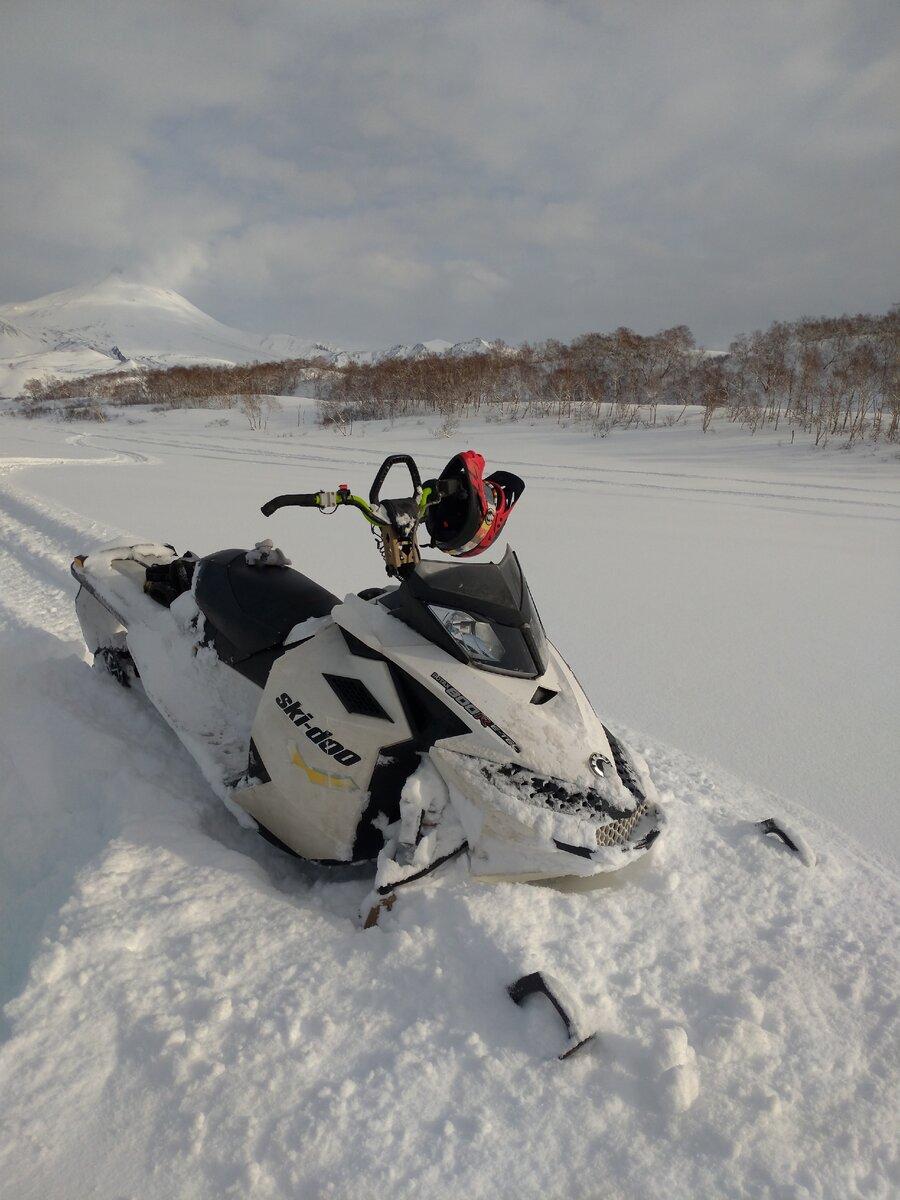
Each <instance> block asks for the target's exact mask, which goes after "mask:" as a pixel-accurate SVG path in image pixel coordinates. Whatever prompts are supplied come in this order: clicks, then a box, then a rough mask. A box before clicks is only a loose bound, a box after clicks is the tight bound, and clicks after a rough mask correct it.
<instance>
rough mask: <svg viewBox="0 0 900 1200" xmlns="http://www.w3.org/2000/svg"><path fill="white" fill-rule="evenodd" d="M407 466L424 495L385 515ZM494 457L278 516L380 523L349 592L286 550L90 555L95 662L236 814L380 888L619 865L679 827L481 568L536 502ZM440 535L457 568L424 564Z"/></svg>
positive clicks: (532, 624)
mask: <svg viewBox="0 0 900 1200" xmlns="http://www.w3.org/2000/svg"><path fill="white" fill-rule="evenodd" d="M395 465H403V466H405V467H406V468H407V469H408V471H409V474H410V477H411V483H412V491H411V495H408V496H405V497H403V498H400V499H393V500H392V499H384V500H382V499H381V496H380V492H381V488H382V486H383V484H384V481H385V478H386V476H387V475H388V473H389V471H390V469H391V467H393V466H395ZM483 466H484V460H483V459H482V457H481V456H480V455H478V454H476V453H475V452H474V451H466V452H465V453H464V454H459V455H456V456H454V458H453V459H451V461H450V463H448V465H447V468H446V469H445V470H444V472H443V473H442V475H441V476H440V478H437V479H431V480H428V481H426V482H425V483H424V484H423V483H422V481H421V479H420V476H419V472H418V469H417V467H416V464H415V463H414V461H413V459H412V458H410V457H409V456H408V455H402V454H401V455H392V456H390V457H389V458H387V459H386V460H385V462H384V463H383V464H382V466H381V467H380V469H379V471H378V474H377V476H376V478H375V481H374V482H373V484H372V488H371V490H370V493H369V498H368V500H365V499H363V498H361V497H359V496H356V495H354V494H353V493H352V492H351V491H350V489H349V487H348V486H346V485H341V486H340V487H338V488H337V489H336V490H334V491H320V492H316V493H312V494H301V495H285V496H277V497H276V498H275V499H273V500H270V501H268V503H266V504H264V505H263V506H262V512H263V513H264V514H265V515H266V516H270V515H271V514H272V513H274V512H275V511H276V510H278V509H281V508H285V507H287V506H296V507H301V508H303V507H305V508H317V509H319V510H320V511H321V512H324V513H333V512H336V511H337V510H338V509H339V508H342V507H349V508H355V509H356V510H358V511H359V512H361V513H362V514H363V516H364V517H365V519H366V520H367V521H368V522H369V523H370V525H371V528H372V530H373V532H374V533H375V535H376V539H377V541H378V545H379V549H380V551H381V554H382V556H383V558H384V563H385V567H386V570H387V574H388V577H389V580H388V583H387V585H386V586H385V587H378V588H370V589H367V590H366V591H363V592H361V593H360V594H358V595H350V596H347V597H346V598H345V599H344V600H343V601H340V600H339V599H338V597H337V596H335V595H333V594H332V593H331V592H329V591H328V590H327V589H326V588H324V587H322V586H321V585H320V584H318V583H316V582H314V581H313V580H312V579H309V578H308V577H307V576H305V575H303V574H301V573H300V572H299V571H296V570H294V569H293V568H292V567H291V566H290V565H289V560H287V559H286V558H285V557H284V555H283V554H282V553H281V551H279V550H276V549H275V548H274V547H273V546H272V543H271V541H265V542H260V543H258V544H257V546H256V547H254V548H253V549H252V550H245V549H228V550H219V551H216V552H214V553H212V554H207V555H205V556H204V557H201V558H198V557H197V556H195V555H193V554H190V553H187V554H178V553H176V551H175V549H174V547H172V546H171V545H168V544H155V545H132V546H118V547H112V548H110V549H105V550H101V551H96V552H92V553H91V554H89V555H81V556H79V557H77V558H76V559H75V561H74V562H73V564H72V573H73V575H74V576H75V578H76V579H77V580H78V582H79V584H80V585H81V586H80V588H79V591H78V595H77V598H76V608H77V612H78V617H79V620H80V622H81V627H82V631H83V633H84V637H85V641H86V643H87V646H88V649H89V650H90V651H92V652H93V654H94V656H95V657H94V661H95V664H96V665H98V666H102V667H104V668H106V669H107V670H108V671H110V672H111V673H112V674H113V675H114V676H115V677H116V678H117V680H118V681H119V682H120V683H122V684H124V685H126V686H128V685H132V684H133V685H134V686H135V687H138V688H140V689H142V690H143V691H144V693H146V695H147V697H148V698H149V699H150V700H151V702H152V703H153V704H154V705H155V707H156V708H157V709H158V710H159V712H160V713H161V714H162V716H163V717H164V718H165V720H166V721H167V722H168V723H169V724H170V725H171V727H172V729H173V730H174V731H175V733H176V734H177V735H178V737H179V738H180V739H181V741H182V742H183V743H184V745H185V746H186V747H187V748H188V750H189V751H190V752H191V753H192V754H193V756H194V757H195V759H196V760H197V762H198V764H199V766H200V767H201V769H202V770H203V772H204V774H205V776H206V778H207V780H208V781H209V783H210V784H211V785H212V787H213V788H214V790H215V791H216V792H217V793H218V794H219V796H220V797H221V798H222V799H223V800H224V801H225V803H226V804H227V805H228V807H229V808H230V809H231V810H232V812H234V814H235V815H236V816H237V817H238V819H239V820H241V821H242V823H243V824H245V825H249V826H255V827H256V828H258V830H259V832H260V833H261V834H263V835H264V836H265V837H266V838H268V839H269V840H270V841H273V842H275V843H276V844H277V845H280V846H281V847H282V848H283V849H286V850H289V851H291V852H293V853H294V854H297V855H299V856H301V857H303V858H305V859H310V860H314V861H316V862H319V863H335V864H337V863H358V862H364V861H377V868H376V876H375V885H376V887H377V888H378V889H379V891H381V892H382V894H385V893H387V892H389V891H391V890H392V889H393V888H394V887H396V886H397V885H398V884H401V883H404V882H408V881H410V880H412V879H416V878H419V877H420V876H422V875H424V874H426V873H428V872H429V871H431V870H433V869H434V868H435V867H436V866H438V865H439V864H441V863H443V862H445V861H447V860H448V859H451V858H455V857H458V856H460V857H461V856H464V858H463V861H467V862H468V866H469V871H470V873H471V875H472V876H474V877H477V878H480V879H484V880H496V879H504V880H523V881H524V880H538V879H548V878H557V877H561V876H590V875H595V874H598V873H601V872H607V871H613V870H616V869H618V868H620V867H622V866H624V865H626V864H627V863H629V862H631V861H632V860H634V859H635V858H637V857H638V856H640V855H641V854H643V853H644V852H645V851H646V850H647V849H648V847H649V846H650V845H651V844H652V843H653V841H654V839H655V838H656V837H657V835H658V833H659V831H660V827H661V825H662V821H663V817H662V813H661V811H660V808H659V804H658V798H657V795H656V792H655V790H654V787H653V784H652V782H651V780H650V776H649V774H648V771H647V767H646V764H645V763H644V762H643V760H642V759H641V758H639V757H638V756H636V755H635V754H633V753H632V752H631V751H630V750H628V749H627V748H626V747H625V746H624V745H623V744H622V743H621V742H620V741H619V739H618V738H617V737H615V736H614V734H612V733H611V732H610V730H609V729H608V728H607V727H606V726H605V725H603V723H602V722H601V721H600V720H599V718H598V717H597V716H596V715H595V714H594V711H593V709H592V708H591V705H590V702H589V701H588V699H587V697H586V696H585V694H584V692H583V691H582V689H581V687H580V686H579V684H578V682H577V680H576V679H575V676H574V675H573V674H572V672H571V671H570V669H569V668H568V666H567V665H566V663H565V662H564V661H563V659H562V658H561V657H560V655H559V654H558V652H557V651H556V650H555V649H554V647H553V646H552V645H551V644H550V642H549V641H548V640H547V638H546V636H545V633H544V630H543V627H542V625H541V620H540V617H539V616H538V613H537V610H536V608H535V606H534V602H533V600H532V598H531V593H530V592H529V589H528V585H527V583H526V582H525V578H524V576H523V574H522V569H521V567H520V565H519V560H518V558H517V557H516V555H515V554H514V553H513V551H512V550H510V549H507V550H506V553H505V554H504V556H503V558H502V559H501V561H500V562H498V563H495V562H478V563H475V562H469V561H464V560H468V559H471V558H473V557H475V556H477V555H479V554H480V553H482V552H483V551H484V550H485V549H486V548H487V547H488V546H489V545H490V544H491V543H492V542H493V541H494V540H495V539H496V537H497V534H498V533H499V531H500V529H501V528H502V527H503V524H504V522H505V521H506V518H507V517H508V515H509V513H510V511H511V509H512V507H513V506H514V504H515V503H516V501H517V500H518V498H519V496H520V495H521V493H522V490H523V489H524V483H523V482H522V480H521V479H519V478H518V477H517V476H515V475H512V474H510V473H507V472H496V473H495V474H494V475H492V476H489V477H487V478H484V477H483V472H482V468H483ZM423 524H424V527H425V529H426V530H427V532H428V533H429V534H430V536H431V538H432V541H431V545H432V546H433V547H436V548H437V549H438V550H440V551H441V552H443V553H445V554H447V555H448V556H449V557H450V560H451V561H449V562H448V561H441V560H422V558H421V556H420V552H419V546H418V533H419V530H420V528H421V527H422V526H423ZM457 560H459V561H457Z"/></svg>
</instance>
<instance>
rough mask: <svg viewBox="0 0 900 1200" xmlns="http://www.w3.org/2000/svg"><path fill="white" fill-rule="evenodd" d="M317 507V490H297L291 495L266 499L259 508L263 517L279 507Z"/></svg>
mask: <svg viewBox="0 0 900 1200" xmlns="http://www.w3.org/2000/svg"><path fill="white" fill-rule="evenodd" d="M289 507H294V508H318V507H319V493H318V492H299V493H296V494H295V495H293V496H276V497H275V498H274V499H273V500H267V501H266V502H265V504H264V505H263V506H262V509H261V510H260V511H261V512H262V514H263V516H265V517H271V515H272V513H273V512H276V511H277V510H278V509H279V508H289Z"/></svg>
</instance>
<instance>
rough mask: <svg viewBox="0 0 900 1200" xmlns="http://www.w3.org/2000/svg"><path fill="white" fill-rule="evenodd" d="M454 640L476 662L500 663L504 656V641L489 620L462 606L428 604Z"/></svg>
mask: <svg viewBox="0 0 900 1200" xmlns="http://www.w3.org/2000/svg"><path fill="white" fill-rule="evenodd" d="M428 607H429V608H430V609H431V611H432V613H433V614H434V616H436V617H437V619H438V620H439V621H440V623H441V624H442V625H443V627H444V629H445V630H446V631H447V633H449V634H450V636H451V637H452V638H453V640H454V642H456V644H457V645H458V646H460V647H461V648H462V649H463V650H465V652H466V657H467V658H471V659H474V660H475V661H476V662H490V663H499V662H500V660H501V659H502V658H503V643H502V642H501V641H500V639H499V638H498V637H497V635H496V633H495V632H494V630H493V628H492V627H491V625H490V623H489V622H488V621H484V620H481V621H480V620H479V619H478V618H477V617H474V616H472V614H471V613H467V612H463V611H462V609H460V608H442V607H441V606H440V605H439V604H429V606H428Z"/></svg>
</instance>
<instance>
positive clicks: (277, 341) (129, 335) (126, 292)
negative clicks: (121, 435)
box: [0, 272, 491, 398]
mask: <svg viewBox="0 0 900 1200" xmlns="http://www.w3.org/2000/svg"><path fill="white" fill-rule="evenodd" d="M490 345H491V344H490V343H489V342H486V341H484V340H483V339H481V338H474V339H473V340H472V341H469V342H461V343H459V344H457V345H454V344H453V343H451V342H447V341H442V340H440V339H437V340H435V341H429V342H418V343H416V344H415V345H404V344H398V345H396V346H393V347H391V348H390V349H389V350H371V351H359V352H348V351H345V350H340V349H338V348H337V347H335V346H330V345H326V344H325V343H323V342H317V341H312V340H309V339H304V338H297V337H292V336H290V335H289V334H258V333H248V332H246V331H245V330H241V329H233V328H232V327H231V326H229V325H223V324H222V322H221V321H217V320H216V319H215V318H214V317H211V316H209V315H208V314H207V313H205V312H203V311H202V310H201V309H199V308H197V306H196V305H195V304H192V303H191V302H190V300H186V299H185V297H184V296H181V295H179V294H178V292H174V291H172V290H170V289H168V288H161V287H153V286H150V285H148V284H143V283H135V282H133V281H131V280H129V279H127V278H126V277H125V276H123V275H122V274H121V273H119V272H113V273H112V274H110V275H108V276H107V277H106V278H105V279H103V280H101V281H100V282H99V283H92V284H86V285H84V286H81V287H74V288H67V289H66V290H65V291H61V292H53V293H52V294H51V295H49V296H41V297H39V298H38V299H37V300H29V301H28V302H26V303H24V304H6V305H2V306H0V398H2V397H12V396H18V395H21V394H22V390H23V388H24V386H25V383H26V382H27V381H28V380H29V379H33V378H35V377H44V376H48V375H55V376H59V377H61V378H71V377H77V376H79V375H92V374H97V373H100V372H105V371H119V370H122V369H123V367H128V366H131V367H137V366H143V367H172V366H191V365H193V364H195V363H221V364H223V365H233V364H236V363H242V362H254V361H257V360H258V361H263V362H265V361H272V360H274V359H282V358H311V357H323V358H326V359H328V361H330V362H334V363H337V364H338V365H340V364H342V363H346V362H349V361H355V362H369V363H371V362H378V361H380V360H382V359H385V358H421V357H422V356H424V355H426V354H441V353H446V352H449V353H453V354H460V355H464V354H473V353H477V352H481V351H483V350H487V349H490Z"/></svg>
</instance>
